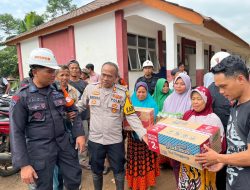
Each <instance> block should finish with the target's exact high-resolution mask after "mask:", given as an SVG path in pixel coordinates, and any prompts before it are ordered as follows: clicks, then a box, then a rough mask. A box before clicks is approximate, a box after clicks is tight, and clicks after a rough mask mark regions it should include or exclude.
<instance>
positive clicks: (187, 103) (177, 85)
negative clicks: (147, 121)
mask: <svg viewBox="0 0 250 190" xmlns="http://www.w3.org/2000/svg"><path fill="white" fill-rule="evenodd" d="M190 93H191V80H190V77H189V76H188V75H186V74H184V73H180V74H179V75H178V76H177V77H176V78H175V80H174V92H173V93H172V94H171V95H170V96H168V97H167V99H166V100H165V101H164V106H163V111H164V112H170V113H182V114H184V113H185V112H186V111H188V110H190V108H191V100H190Z"/></svg>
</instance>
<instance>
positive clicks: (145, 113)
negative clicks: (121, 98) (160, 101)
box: [123, 107, 154, 131]
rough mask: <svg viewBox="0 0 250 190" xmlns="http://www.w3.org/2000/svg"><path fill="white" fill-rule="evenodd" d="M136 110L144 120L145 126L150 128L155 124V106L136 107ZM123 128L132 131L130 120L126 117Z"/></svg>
mask: <svg viewBox="0 0 250 190" xmlns="http://www.w3.org/2000/svg"><path fill="white" fill-rule="evenodd" d="M135 112H136V114H137V115H138V117H139V119H140V120H141V122H142V125H143V127H144V128H149V127H151V126H153V125H154V109H153V108H141V107H135ZM123 129H125V130H128V131H132V130H133V129H132V128H131V127H130V125H129V123H128V121H127V120H126V119H125V120H124V123H123Z"/></svg>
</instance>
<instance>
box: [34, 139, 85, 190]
mask: <svg viewBox="0 0 250 190" xmlns="http://www.w3.org/2000/svg"><path fill="white" fill-rule="evenodd" d="M49 146H50V147H49V152H50V154H49V156H46V157H45V158H43V159H41V158H42V157H43V156H42V155H41V156H40V158H39V156H35V157H34V156H32V159H31V165H32V166H33V168H34V169H35V171H36V173H37V175H38V179H37V180H36V184H35V186H36V189H37V190H53V172H54V168H55V164H58V166H59V168H60V170H61V174H62V177H63V180H64V185H65V187H66V188H67V189H68V190H78V189H79V186H80V184H81V178H82V169H81V167H80V165H79V160H78V154H77V151H76V150H75V149H74V146H73V145H72V144H70V142H69V143H68V144H67V147H65V148H64V150H62V149H60V148H59V147H58V146H57V144H56V142H52V143H51V144H50V145H49Z"/></svg>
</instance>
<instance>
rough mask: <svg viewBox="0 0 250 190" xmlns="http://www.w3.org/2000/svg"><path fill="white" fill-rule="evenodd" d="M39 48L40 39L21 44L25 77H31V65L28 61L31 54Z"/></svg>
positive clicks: (32, 39)
mask: <svg viewBox="0 0 250 190" xmlns="http://www.w3.org/2000/svg"><path fill="white" fill-rule="evenodd" d="M35 48H39V41H38V38H37V37H35V38H31V39H28V40H25V41H22V42H21V52H22V63H23V75H24V77H28V76H29V70H30V69H29V65H28V63H27V60H28V58H29V55H30V52H31V51H32V50H33V49H35Z"/></svg>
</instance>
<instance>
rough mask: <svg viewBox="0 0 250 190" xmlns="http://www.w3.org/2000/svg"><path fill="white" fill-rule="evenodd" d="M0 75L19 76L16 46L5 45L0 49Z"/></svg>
mask: <svg viewBox="0 0 250 190" xmlns="http://www.w3.org/2000/svg"><path fill="white" fill-rule="evenodd" d="M0 76H5V77H7V76H13V77H14V78H19V77H18V65H17V50H16V46H7V47H5V48H3V49H2V50H0Z"/></svg>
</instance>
